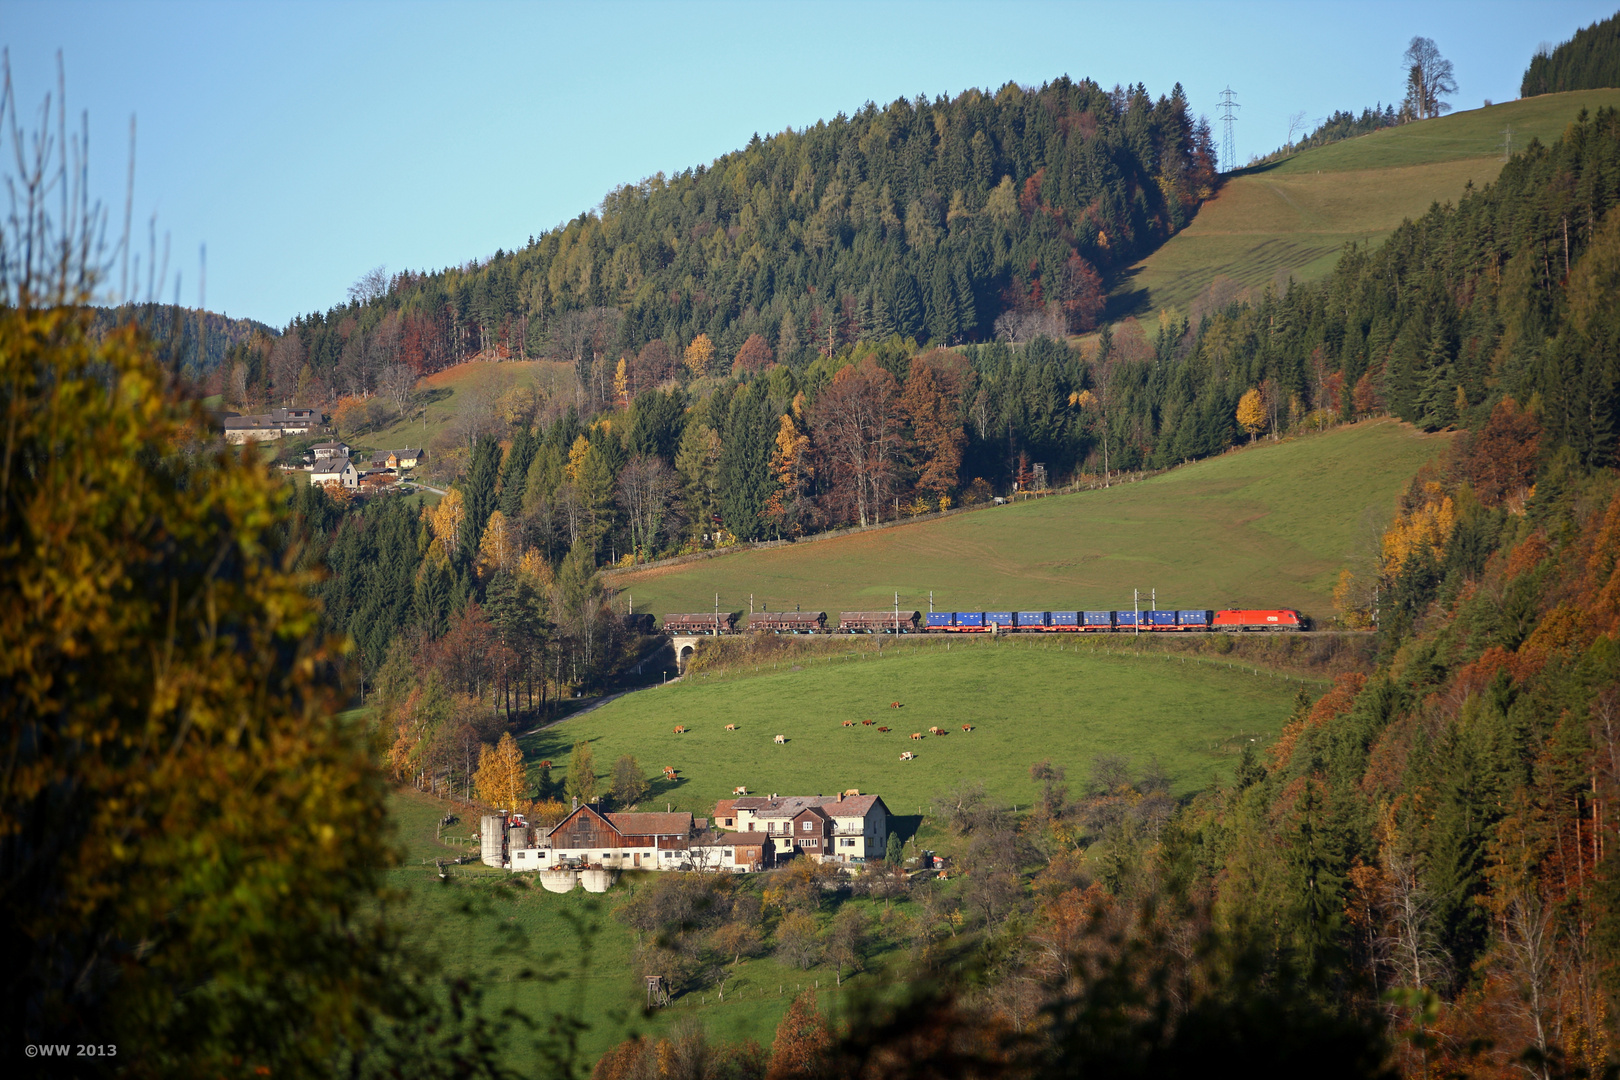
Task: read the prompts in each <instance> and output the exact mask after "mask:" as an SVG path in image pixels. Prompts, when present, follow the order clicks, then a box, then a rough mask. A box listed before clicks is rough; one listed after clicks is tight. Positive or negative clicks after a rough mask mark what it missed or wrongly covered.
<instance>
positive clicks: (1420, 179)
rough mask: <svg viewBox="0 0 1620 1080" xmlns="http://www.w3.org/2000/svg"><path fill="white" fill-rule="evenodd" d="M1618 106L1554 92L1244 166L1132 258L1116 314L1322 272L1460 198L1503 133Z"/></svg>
mask: <svg viewBox="0 0 1620 1080" xmlns="http://www.w3.org/2000/svg"><path fill="white" fill-rule="evenodd" d="M1604 105H1610V106H1620V90H1590V91H1580V92H1575V93H1568V94H1548V95H1545V96H1542V97H1535V98H1528V99H1526V100H1523V101H1514V102H1509V103H1506V104H1502V105H1495V106H1492V107H1491V108H1488V109H1473V110H1470V111H1468V112H1460V113H1453V114H1452V115H1450V116H1446V117H1442V118H1440V119H1438V120H1426V121H1422V122H1420V123H1414V124H1404V125H1402V126H1400V127H1395V128H1386V129H1385V130H1383V131H1377V132H1373V133H1372V134H1370V135H1363V136H1361V137H1360V138H1356V139H1346V140H1345V141H1343V142H1338V143H1333V144H1332V145H1329V146H1324V147H1319V148H1317V149H1314V150H1307V151H1305V152H1304V153H1301V154H1296V155H1295V156H1293V157H1291V158H1288V159H1287V160H1285V161H1281V162H1278V163H1275V164H1273V165H1268V166H1263V167H1260V168H1256V169H1253V170H1247V171H1240V172H1239V173H1238V174H1237V175H1235V176H1233V177H1232V178H1231V179H1229V180H1228V181H1227V183H1226V185H1225V186H1224V187H1223V188H1222V189H1221V191H1220V192H1219V193H1218V194H1217V195H1216V197H1215V198H1214V199H1213V200H1212V201H1210V202H1209V203H1207V204H1206V205H1205V206H1204V207H1203V208H1202V209H1201V210H1200V211H1199V212H1198V216H1197V217H1196V218H1195V219H1194V220H1193V223H1192V224H1191V225H1189V226H1188V227H1187V228H1186V229H1184V230H1182V232H1180V233H1179V234H1177V235H1176V236H1174V237H1172V238H1171V239H1170V241H1169V242H1168V243H1166V244H1165V245H1164V246H1163V247H1161V248H1159V249H1158V250H1157V251H1155V252H1154V253H1153V254H1151V255H1149V256H1148V257H1147V258H1146V259H1144V260H1142V261H1141V262H1140V263H1138V264H1136V265H1135V266H1133V267H1131V268H1130V269H1129V270H1128V271H1127V272H1126V274H1125V278H1124V280H1123V281H1122V282H1121V283H1120V285H1119V287H1118V288H1117V289H1116V291H1115V296H1114V298H1113V300H1112V301H1111V307H1112V309H1113V310H1115V311H1116V312H1117V313H1119V314H1126V313H1131V312H1136V313H1142V312H1150V311H1156V310H1158V309H1160V308H1174V309H1180V310H1185V309H1186V307H1187V305H1188V304H1189V303H1190V302H1191V301H1192V299H1193V298H1194V297H1196V296H1197V295H1198V294H1199V293H1200V292H1202V291H1203V290H1204V289H1206V288H1207V287H1208V286H1209V284H1210V283H1211V282H1212V281H1213V280H1214V279H1215V278H1217V277H1227V278H1231V279H1232V280H1233V281H1234V282H1236V283H1237V284H1239V285H1243V286H1253V285H1263V284H1265V283H1266V282H1269V281H1273V280H1275V279H1277V278H1278V277H1279V276H1284V275H1289V274H1291V275H1293V276H1294V277H1297V278H1299V279H1301V280H1310V279H1312V278H1316V277H1320V276H1321V275H1323V274H1326V273H1327V272H1328V271H1329V270H1331V269H1332V268H1333V266H1334V264H1335V263H1337V261H1338V257H1339V252H1340V251H1341V250H1342V248H1343V247H1344V245H1345V244H1346V243H1348V242H1350V241H1352V240H1357V241H1369V240H1371V241H1376V240H1381V239H1383V238H1384V237H1386V236H1388V235H1389V233H1390V232H1391V231H1392V230H1393V229H1395V227H1396V226H1398V225H1400V223H1401V222H1402V221H1404V220H1406V219H1407V218H1415V217H1417V216H1419V215H1421V214H1422V213H1424V212H1425V211H1427V210H1428V209H1429V207H1430V205H1432V204H1433V203H1435V202H1448V201H1453V202H1454V201H1456V200H1457V199H1458V198H1459V197H1460V196H1461V195H1462V192H1463V189H1464V185H1465V184H1466V183H1467V182H1468V181H1470V180H1472V181H1473V183H1474V185H1475V186H1476V187H1478V186H1481V185H1483V184H1485V183H1488V182H1489V181H1491V180H1494V179H1495V178H1496V175H1497V173H1499V172H1500V171H1501V169H1502V161H1503V153H1502V152H1503V147H1504V142H1505V138H1504V132H1505V130H1506V129H1508V128H1511V129H1512V132H1513V147H1514V149H1516V150H1522V149H1523V148H1524V147H1525V146H1526V145H1528V143H1529V142H1530V139H1531V138H1532V137H1535V138H1539V139H1540V140H1541V141H1542V142H1544V143H1550V142H1551V141H1553V140H1554V139H1556V138H1557V137H1558V136H1559V135H1560V134H1561V133H1562V132H1563V130H1564V128H1565V126H1566V125H1567V124H1569V123H1570V122H1571V121H1573V120H1574V119H1575V116H1576V114H1577V113H1579V112H1580V110H1581V109H1582V108H1586V109H1588V110H1591V111H1594V112H1595V111H1596V110H1597V109H1598V108H1599V107H1600V106H1604Z"/></svg>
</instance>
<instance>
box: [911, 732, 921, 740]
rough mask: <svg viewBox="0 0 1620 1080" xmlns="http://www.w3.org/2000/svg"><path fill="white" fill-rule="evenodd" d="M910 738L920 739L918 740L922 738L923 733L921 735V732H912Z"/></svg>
mask: <svg viewBox="0 0 1620 1080" xmlns="http://www.w3.org/2000/svg"><path fill="white" fill-rule="evenodd" d="M911 737H912V738H913V739H920V738H922V737H923V733H922V732H920V731H913V732H912V733H911Z"/></svg>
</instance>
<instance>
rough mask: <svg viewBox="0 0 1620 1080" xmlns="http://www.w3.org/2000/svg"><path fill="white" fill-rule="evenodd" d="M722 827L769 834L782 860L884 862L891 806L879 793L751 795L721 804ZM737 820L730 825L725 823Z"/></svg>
mask: <svg viewBox="0 0 1620 1080" xmlns="http://www.w3.org/2000/svg"><path fill="white" fill-rule="evenodd" d="M714 812H715V820H716V821H717V822H718V823H721V825H722V827H729V828H736V829H738V830H749V831H759V832H763V833H764V834H765V835H767V836H769V837H770V838H771V841H772V844H773V846H774V848H775V854H776V856H777V857H778V858H791V857H793V856H794V855H805V856H809V857H811V858H814V859H815V860H816V861H817V862H837V863H844V864H849V865H860V864H861V863H864V862H866V860H867V859H880V858H882V857H883V853H884V851H885V849H886V848H887V846H888V843H889V832H890V825H889V818H890V817H891V815H890V813H889V808H888V806H886V805H885V804H884V802H883V800H882V798H880V797H879V796H877V795H862V794H861V793H860V792H858V791H855V790H850V791H846V792H843V793H842V794H840V795H832V796H828V795H787V796H777V795H769V796H757V795H751V796H745V797H743V798H738V799H724V800H722V801H721V802H720V803H719V804H716V806H715V811H714ZM728 821H729V822H733V823H734V824H733V825H730V826H726V825H725V824H724V823H725V822H728Z"/></svg>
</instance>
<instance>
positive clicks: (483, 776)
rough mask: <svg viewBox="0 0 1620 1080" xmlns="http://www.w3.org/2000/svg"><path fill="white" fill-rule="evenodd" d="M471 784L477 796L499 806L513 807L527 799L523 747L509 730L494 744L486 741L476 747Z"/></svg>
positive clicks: (507, 808)
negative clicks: (475, 760) (476, 764)
mask: <svg viewBox="0 0 1620 1080" xmlns="http://www.w3.org/2000/svg"><path fill="white" fill-rule="evenodd" d="M473 785H474V787H475V788H476V789H477V791H478V797H479V799H481V800H483V801H484V802H486V803H488V804H489V805H491V806H493V807H495V808H496V809H498V810H516V809H517V808H518V807H520V806H522V805H523V804H524V803H526V802H528V792H529V774H528V771H527V770H526V769H525V768H524V767H523V751H522V750H520V749H518V744H517V740H516V739H514V738H512V733H511V732H510V731H508V732H505V733H504V734H502V735H501V741H500V742H499V743H497V744H496V745H494V746H490V745H489V744H488V743H485V744H484V746H483V748H482V749H481V750H480V751H479V754H478V772H477V774H476V775H475V776H474V777H473Z"/></svg>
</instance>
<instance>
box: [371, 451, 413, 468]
mask: <svg viewBox="0 0 1620 1080" xmlns="http://www.w3.org/2000/svg"><path fill="white" fill-rule="evenodd" d="M421 459H422V451H420V450H411V449H405V450H378V451H375V452H374V453H373V454H372V455H371V467H372V469H374V470H382V469H388V470H391V471H393V472H398V471H399V470H401V469H414V468H416V465H417V463H418V462H419V461H421Z"/></svg>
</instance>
